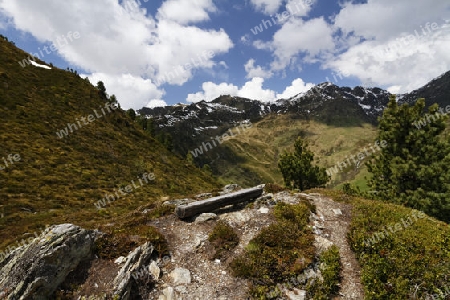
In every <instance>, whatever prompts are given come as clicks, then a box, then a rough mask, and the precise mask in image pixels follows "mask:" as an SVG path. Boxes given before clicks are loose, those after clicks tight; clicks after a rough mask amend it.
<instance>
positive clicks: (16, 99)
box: [0, 38, 220, 250]
mask: <svg viewBox="0 0 450 300" xmlns="http://www.w3.org/2000/svg"><path fill="white" fill-rule="evenodd" d="M0 52H1V53H2V55H1V56H0V114H1V115H2V121H1V122H0V145H1V146H0V158H2V157H7V156H8V154H13V155H14V154H19V155H20V157H21V160H20V161H18V162H15V163H14V164H13V165H11V166H9V167H8V168H6V169H5V170H0V213H1V214H2V215H3V217H2V218H0V250H2V249H5V248H6V247H7V246H11V245H12V246H15V245H16V242H17V241H18V240H20V239H22V238H23V237H24V236H26V235H27V234H30V233H33V232H39V231H40V229H41V228H43V227H45V225H53V224H59V223H73V224H76V225H79V226H83V227H85V228H92V229H93V228H99V227H101V226H102V225H104V224H113V226H116V227H117V228H121V226H122V225H123V224H121V222H123V221H124V220H122V219H121V218H120V217H121V216H123V215H127V214H128V213H130V212H133V211H134V210H135V209H137V208H138V207H141V206H145V205H149V204H157V203H159V202H160V201H161V199H163V198H165V197H181V196H183V197H186V196H189V195H193V194H196V193H199V192H206V191H211V190H213V189H215V188H218V187H219V186H220V185H219V184H218V183H217V182H216V181H215V180H214V179H213V178H211V176H209V175H208V174H207V173H205V172H202V171H201V170H199V169H197V168H195V167H194V166H192V165H189V164H187V163H186V162H185V161H183V160H181V159H179V158H178V157H176V156H175V155H174V154H173V153H171V152H169V151H167V150H166V149H165V147H164V146H163V145H161V144H160V143H158V142H157V141H156V140H154V139H153V138H151V137H150V136H149V135H148V134H147V133H145V132H144V131H142V129H141V128H140V127H139V126H137V124H135V123H134V122H133V121H132V120H131V119H130V118H129V117H128V116H127V114H126V113H125V112H124V111H122V110H121V109H117V110H115V111H111V112H110V113H106V114H105V115H104V116H102V117H101V118H98V119H95V121H93V122H92V123H89V124H87V125H85V126H82V127H81V128H80V129H78V130H74V132H72V133H70V134H69V135H68V136H67V137H65V138H58V136H57V135H56V132H57V131H59V130H62V129H64V128H65V127H66V126H67V124H68V123H76V122H77V120H81V118H82V117H86V118H87V117H88V116H89V115H91V114H94V110H97V112H98V113H100V114H102V113H101V108H104V106H105V99H104V98H102V97H101V96H100V95H99V93H98V90H97V89H96V88H95V87H94V86H93V85H92V84H91V83H90V82H88V81H87V80H85V79H82V78H80V77H79V76H78V75H77V74H74V73H71V72H68V71H65V70H61V69H57V68H53V69H52V70H45V69H41V68H36V67H33V66H27V67H25V68H22V67H21V66H20V65H19V63H18V61H21V60H22V59H24V58H26V57H28V54H27V53H25V52H23V51H22V50H20V49H17V48H16V47H14V46H13V45H12V44H11V43H8V42H6V41H4V40H3V39H1V38H0ZM37 62H38V63H41V64H44V63H45V62H43V61H39V60H38V61H37ZM106 88H108V87H106ZM119 100H120V99H119ZM105 112H106V111H105ZM80 122H81V121H80ZM1 161H2V162H3V160H1ZM145 172H147V173H154V174H155V180H153V181H150V182H149V183H148V184H147V183H144V184H143V185H142V186H140V187H139V188H135V189H133V191H132V192H130V193H128V194H127V195H125V196H122V197H120V198H119V199H118V200H116V201H114V202H113V203H111V204H108V205H107V206H106V207H105V208H103V209H100V210H98V209H97V208H96V207H95V205H94V203H96V202H97V201H98V200H100V199H102V198H103V197H105V195H106V194H114V192H118V191H119V188H123V187H126V186H127V185H130V184H132V181H134V182H135V183H136V184H137V185H139V183H138V177H141V176H142V174H143V173H145ZM115 232H117V231H115ZM143 235H144V236H145V235H148V234H147V233H145V234H143Z"/></svg>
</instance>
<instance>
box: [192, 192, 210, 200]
mask: <svg viewBox="0 0 450 300" xmlns="http://www.w3.org/2000/svg"><path fill="white" fill-rule="evenodd" d="M211 197H212V194H211V193H203V194H198V195H197V196H195V198H196V199H206V198H211Z"/></svg>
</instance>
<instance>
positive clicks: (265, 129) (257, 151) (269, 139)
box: [211, 114, 376, 189]
mask: <svg viewBox="0 0 450 300" xmlns="http://www.w3.org/2000/svg"><path fill="white" fill-rule="evenodd" d="M344 121H345V120H339V123H340V124H342V122H344ZM351 122H354V120H353V121H351ZM375 134H376V129H375V127H374V126H373V125H371V124H368V123H362V124H361V125H355V124H347V125H346V126H342V127H341V126H336V125H327V124H325V123H323V122H318V121H312V120H305V119H299V118H297V116H295V115H275V114H272V115H269V116H267V117H265V118H264V119H263V120H262V121H260V122H258V123H255V124H253V127H252V128H249V129H247V130H246V131H245V132H244V133H242V134H239V135H235V136H234V137H232V138H230V139H229V140H228V141H226V142H224V143H223V144H222V145H221V146H220V147H218V148H217V149H214V150H215V151H216V152H217V154H218V155H219V158H218V159H217V160H216V161H214V162H213V163H212V164H211V165H212V167H213V168H215V169H216V170H218V172H219V174H222V175H221V179H223V180H224V181H225V182H232V181H235V182H243V181H244V184H247V185H253V184H256V183H259V182H275V183H278V184H282V183H283V179H282V176H281V173H280V171H279V170H278V166H277V163H278V157H279V155H280V154H281V153H283V151H284V150H286V149H287V150H291V148H292V146H293V144H294V141H295V140H296V138H297V137H298V136H302V137H304V138H306V139H307V140H308V142H309V144H310V148H311V150H312V151H313V152H314V153H315V155H316V161H317V162H318V164H319V165H320V166H323V167H326V168H329V167H331V166H333V165H335V164H336V163H338V162H340V161H342V160H344V158H345V156H346V155H350V154H356V153H358V152H361V151H362V149H363V148H364V147H365V146H367V145H368V144H370V143H373V141H374V138H375ZM233 155H234V156H236V157H237V158H236V159H234V160H230V158H232V157H233ZM237 163H239V165H237ZM365 170H366V167H365V166H361V167H360V168H359V169H356V168H355V166H351V167H348V168H347V169H345V170H343V171H342V172H340V173H338V174H336V175H333V176H332V183H331V186H335V185H338V184H339V183H341V182H343V181H345V180H350V179H354V178H356V179H357V184H358V185H359V186H361V188H363V189H364V187H365V186H364V184H365V182H364V180H363V177H364V176H363V175H362V174H365V172H366V171H365ZM244 173H245V174H244Z"/></svg>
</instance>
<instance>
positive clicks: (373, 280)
mask: <svg viewBox="0 0 450 300" xmlns="http://www.w3.org/2000/svg"><path fill="white" fill-rule="evenodd" d="M414 215H416V217H414ZM417 216H419V217H417ZM420 216H422V217H420ZM424 217H425V218H424ZM396 224H398V225H396ZM405 224H410V225H408V226H406V225H405ZM396 227H398V228H399V229H401V230H397V231H396V232H395V233H393V232H392V231H390V229H388V228H396ZM386 233H388V234H386ZM349 242H350V245H351V247H352V249H353V250H354V251H355V252H356V255H357V258H358V260H359V262H360V264H361V266H362V274H361V279H362V283H363V284H364V288H365V295H366V296H365V297H366V299H410V298H413V297H417V299H424V298H426V295H432V294H439V293H442V294H444V292H443V291H445V288H446V287H448V283H449V282H450V228H449V226H448V224H445V223H443V222H439V221H435V220H433V219H430V218H428V217H426V215H424V214H423V213H421V212H418V211H415V210H412V209H409V208H405V207H402V206H398V205H393V204H383V203H380V202H375V201H367V200H362V199H356V200H355V201H354V208H353V220H352V224H351V227H350V231H349Z"/></svg>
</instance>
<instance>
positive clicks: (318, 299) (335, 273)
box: [308, 245, 341, 300]
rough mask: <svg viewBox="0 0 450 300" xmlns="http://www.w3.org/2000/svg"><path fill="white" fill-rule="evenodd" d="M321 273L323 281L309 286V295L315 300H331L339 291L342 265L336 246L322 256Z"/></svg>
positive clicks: (320, 260)
mask: <svg viewBox="0 0 450 300" xmlns="http://www.w3.org/2000/svg"><path fill="white" fill-rule="evenodd" d="M319 262H320V267H319V269H320V272H321V273H322V277H323V280H320V281H314V283H313V284H312V285H310V286H308V294H309V296H310V297H311V298H312V299H315V300H327V299H331V298H332V296H333V295H336V294H337V292H338V291H339V282H340V275H339V274H340V272H341V263H340V256H339V248H338V247H337V246H335V245H333V246H331V247H330V248H328V249H327V250H326V251H324V252H323V253H322V254H321V255H320V259H319Z"/></svg>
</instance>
